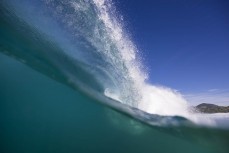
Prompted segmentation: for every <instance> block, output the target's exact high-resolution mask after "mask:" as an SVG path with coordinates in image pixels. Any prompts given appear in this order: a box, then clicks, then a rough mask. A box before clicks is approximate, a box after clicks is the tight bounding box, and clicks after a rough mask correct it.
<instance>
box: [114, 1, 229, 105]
mask: <svg viewBox="0 0 229 153" xmlns="http://www.w3.org/2000/svg"><path fill="white" fill-rule="evenodd" d="M115 2H116V5H117V8H118V10H119V11H120V13H121V14H122V15H123V16H124V19H125V21H124V23H125V25H126V27H127V31H129V32H130V33H131V35H132V36H131V37H132V39H133V41H134V43H135V44H136V46H137V47H138V48H139V50H140V52H141V54H142V57H143V58H144V60H143V63H144V65H145V66H146V67H147V68H148V72H149V81H150V82H151V83H153V84H160V85H164V86H168V87H171V88H174V89H177V90H179V91H181V93H183V94H189V95H190V94H200V93H202V95H205V96H206V94H209V96H212V95H214V94H217V93H220V94H223V95H224V97H225V95H226V96H227V97H229V94H228V93H229V92H228V89H229V1H226V0H225V1H223V0H202V1H201V0H155V1H154V0H125V1H121V0H116V1H115ZM222 92H223V93H222ZM217 97H222V96H220V95H219V94H217ZM228 104H229V98H228Z"/></svg>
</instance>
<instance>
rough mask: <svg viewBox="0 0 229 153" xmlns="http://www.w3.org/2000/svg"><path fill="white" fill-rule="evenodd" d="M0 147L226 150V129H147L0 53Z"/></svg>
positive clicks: (5, 152) (16, 149) (31, 149)
mask: <svg viewBox="0 0 229 153" xmlns="http://www.w3.org/2000/svg"><path fill="white" fill-rule="evenodd" d="M0 73H1V75H0V84H1V88H0V101H1V103H0V122H1V124H0V135H1V137H0V142H1V144H0V146H1V147H0V148H1V152H3V153H11V152H12V153H13V152H18V153H25V152H28V153H31V152H34V153H35V152H64V153H65V152H133V153H135V152H136V153H137V152H139V153H140V152H170V153H177V152H187V153H194V152H195V153H216V152H217V153H220V152H222V153H223V152H225V153H226V152H228V150H229V148H228V138H229V134H228V133H229V132H228V131H223V130H211V129H186V130H185V129H183V130H182V129H180V128H176V130H175V131H174V130H172V129H171V128H156V127H149V126H147V125H144V124H142V123H140V122H137V121H135V120H134V119H132V118H129V117H127V116H124V115H122V114H119V113H118V112H114V111H113V110H111V109H109V108H107V107H105V106H103V105H101V104H98V103H97V102H95V101H93V100H92V99H89V98H88V97H86V96H83V95H82V94H80V93H78V92H77V91H75V90H72V89H70V88H69V87H67V86H65V85H63V84H60V83H58V82H56V81H54V80H52V79H50V78H48V77H46V76H44V75H42V74H40V73H38V72H36V71H34V70H32V69H30V68H28V67H27V66H25V65H24V64H21V63H19V62H18V61H15V60H14V59H12V58H9V57H7V56H5V55H2V54H0Z"/></svg>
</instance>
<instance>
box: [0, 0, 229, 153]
mask: <svg viewBox="0 0 229 153" xmlns="http://www.w3.org/2000/svg"><path fill="white" fill-rule="evenodd" d="M113 5H114V4H113V3H112V2H111V1H103V0H91V1H90V0H74V1H73V0H68V1H67V0H66V1H65V0H60V1H55V0H41V1H37V0H21V1H17V0H2V1H1V2H0V85H1V87H0V152H3V153H11V152H12V153H14V152H17V153H25V152H28V153H36V152H38V153H40V152H45V153H46V152H47V153H49V152H55V153H56V152H60V153H61V152H63V153H66V152H70V153H72V152H133V153H135V152H136V153H137V152H139V153H140V152H141V153H142V152H144V153H145V152H160V153H163V152H165V153H166V152H170V153H179V152H187V153H228V152H229V115H228V114H211V115H209V114H200V113H192V112H190V110H188V108H189V106H188V103H187V101H186V100H185V99H184V98H183V97H182V95H181V94H180V93H177V92H176V91H174V90H172V89H169V88H166V87H158V86H154V85H150V84H148V83H147V72H145V71H144V66H143V65H141V58H140V56H139V53H138V50H137V47H136V46H135V45H134V43H133V42H132V41H131V39H130V37H129V34H128V29H126V28H125V25H124V23H123V22H122V17H121V15H119V14H118V13H117V11H116V9H115V6H113Z"/></svg>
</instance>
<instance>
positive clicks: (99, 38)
mask: <svg viewBox="0 0 229 153" xmlns="http://www.w3.org/2000/svg"><path fill="white" fill-rule="evenodd" d="M0 6H1V10H0V11H1V12H0V14H1V15H0V16H1V25H0V26H1V28H0V30H1V31H0V32H1V38H0V47H1V48H0V50H1V51H2V52H3V53H5V54H8V55H10V56H14V57H15V58H17V59H19V60H20V61H22V62H24V63H25V64H27V65H29V66H31V67H33V68H34V69H37V70H38V71H41V72H43V73H45V74H47V75H48V76H50V77H52V78H53V79H56V80H58V81H61V82H63V83H65V84H68V85H70V86H72V87H74V88H77V89H79V90H81V91H83V92H84V93H86V94H88V95H90V96H92V97H93V98H95V99H97V100H99V101H100V102H102V103H105V104H106V105H110V106H112V107H118V109H120V107H119V106H117V105H118V104H115V101H116V102H119V103H121V104H124V105H126V106H129V107H131V108H137V109H140V110H142V111H144V112H147V113H149V114H157V115H167V116H174V115H177V116H183V117H185V118H189V119H191V120H193V121H198V120H197V118H196V116H194V115H192V114H190V113H189V111H188V104H187V102H186V100H185V99H184V98H183V97H182V95H181V94H179V93H178V92H176V91H173V90H172V89H169V88H166V87H158V86H153V85H150V84H148V83H146V81H147V73H146V72H144V71H143V66H142V64H141V61H140V57H139V55H138V50H137V48H136V46H135V45H134V43H133V42H132V41H131V39H130V37H129V35H128V33H127V32H126V31H127V30H126V29H125V28H124V26H123V23H122V17H121V16H118V13H117V12H116V9H115V7H114V6H113V4H112V2H111V1H109V0H107V1H106V0H91V1H89V0H60V1H55V0H42V1H35V0H22V1H20V2H19V1H17V0H10V1H8V0H2V1H1V5H0ZM111 99H113V100H111ZM124 111H127V110H124Z"/></svg>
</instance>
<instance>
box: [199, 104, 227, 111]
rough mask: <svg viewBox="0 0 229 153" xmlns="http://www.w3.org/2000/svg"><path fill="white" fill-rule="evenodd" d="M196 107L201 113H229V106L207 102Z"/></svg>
mask: <svg viewBox="0 0 229 153" xmlns="http://www.w3.org/2000/svg"><path fill="white" fill-rule="evenodd" d="M195 109H196V110H197V111H198V112H201V113H229V106H218V105H215V104H207V103H202V104H199V105H197V106H195Z"/></svg>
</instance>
